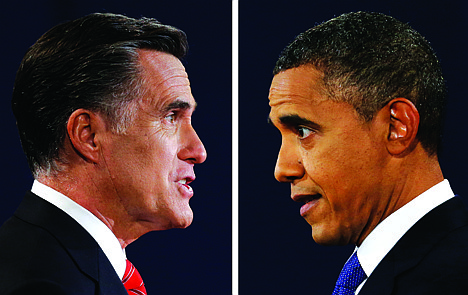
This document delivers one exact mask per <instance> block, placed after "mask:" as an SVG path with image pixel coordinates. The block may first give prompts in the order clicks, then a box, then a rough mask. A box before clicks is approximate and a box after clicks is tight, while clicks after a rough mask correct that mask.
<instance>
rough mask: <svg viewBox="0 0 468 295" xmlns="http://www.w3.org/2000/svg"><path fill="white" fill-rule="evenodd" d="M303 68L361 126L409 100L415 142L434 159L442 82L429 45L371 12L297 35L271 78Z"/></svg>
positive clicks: (443, 91)
mask: <svg viewBox="0 0 468 295" xmlns="http://www.w3.org/2000/svg"><path fill="white" fill-rule="evenodd" d="M306 64H308V65H312V66H314V67H315V68H316V69H317V70H320V71H321V72H323V74H324V77H323V85H324V88H325V89H326V90H327V91H328V93H329V94H330V98H331V99H335V100H339V101H345V102H348V103H350V104H351V105H353V107H354V108H355V109H356V111H357V113H358V114H359V115H360V117H361V118H362V119H364V120H365V121H367V122H369V121H371V120H372V118H373V116H374V115H375V114H376V113H377V112H378V111H379V110H380V109H381V108H382V107H384V106H385V105H386V104H387V103H388V102H389V101H390V100H392V99H393V98H397V97H404V98H407V99H409V100H410V101H411V102H413V104H414V105H415V106H416V108H417V109H418V112H419V115H420V124H419V129H418V134H417V139H418V140H419V141H420V142H421V144H422V146H423V147H424V149H425V150H426V151H427V152H428V154H429V155H434V154H437V152H438V150H439V146H440V142H441V134H442V129H443V128H442V124H443V114H444V109H445V104H446V86H445V81H444V78H443V76H442V70H441V66H440V63H439V61H438V59H437V57H436V55H435V53H434V50H433V49H432V48H431V46H430V44H429V42H428V41H427V40H426V39H425V38H424V37H423V36H421V34H419V33H418V32H416V31H415V30H414V29H412V28H411V27H410V26H409V25H408V24H406V23H402V22H400V21H398V20H396V19H395V18H393V17H390V16H387V15H384V14H381V13H375V12H352V13H347V14H343V15H340V16H338V17H336V18H333V19H331V20H329V21H327V22H324V23H322V24H320V25H317V26H315V27H313V28H311V29H309V30H307V31H306V32H304V33H302V34H300V35H298V36H297V37H296V38H295V40H294V41H293V42H292V43H291V44H289V45H288V46H287V47H286V48H285V49H284V50H283V52H282V53H281V55H280V57H279V59H278V61H277V63H276V66H275V68H274V70H273V74H274V75H276V74H278V73H279V72H282V71H285V70H287V69H291V68H296V67H299V66H301V65H306Z"/></svg>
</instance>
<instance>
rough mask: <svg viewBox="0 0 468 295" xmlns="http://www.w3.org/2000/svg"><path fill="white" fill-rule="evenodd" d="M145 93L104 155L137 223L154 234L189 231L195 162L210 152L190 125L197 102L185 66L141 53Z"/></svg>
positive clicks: (160, 55) (150, 52) (121, 197)
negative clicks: (123, 128) (171, 229)
mask: <svg viewBox="0 0 468 295" xmlns="http://www.w3.org/2000/svg"><path fill="white" fill-rule="evenodd" d="M139 60H140V63H141V66H142V68H143V73H142V75H143V78H144V90H145V91H144V92H143V98H142V100H141V101H140V102H139V107H138V110H137V115H136V117H135V119H134V121H133V123H132V124H131V126H130V127H129V128H128V129H127V131H126V132H125V133H124V134H113V133H112V134H111V133H109V137H108V143H107V151H104V153H105V158H106V161H107V166H108V169H109V175H110V178H111V181H112V184H113V189H114V190H115V192H116V194H117V195H118V198H119V202H120V203H121V205H122V206H124V207H125V209H126V211H127V212H128V213H129V215H130V216H132V217H133V218H134V219H136V220H138V221H141V222H140V223H143V224H146V226H147V227H148V228H149V229H150V230H164V229H169V228H173V227H187V226H188V225H190V223H191V222H192V218H193V213H192V210H191V208H190V206H189V200H190V198H191V197H192V195H193V191H192V188H191V187H190V186H189V184H190V182H192V181H193V180H194V179H195V174H194V169H193V168H194V164H196V163H202V162H203V161H204V160H205V158H206V151H205V148H204V147H203V144H202V143H201V141H200V139H199V138H198V136H197V134H196V133H195V130H194V129H193V127H192V125H191V116H192V113H193V111H194V109H195V100H194V98H193V96H192V94H191V90H190V84H189V80H188V77H187V74H186V72H185V69H184V67H183V66H182V64H181V62H180V61H179V60H178V59H177V58H176V57H174V56H172V55H170V54H167V53H162V52H158V51H153V50H140V58H139Z"/></svg>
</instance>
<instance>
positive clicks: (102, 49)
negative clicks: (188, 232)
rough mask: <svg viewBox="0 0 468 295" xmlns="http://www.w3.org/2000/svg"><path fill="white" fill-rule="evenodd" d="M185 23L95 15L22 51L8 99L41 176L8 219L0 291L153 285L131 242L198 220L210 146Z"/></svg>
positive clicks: (105, 290) (97, 290) (132, 290)
mask: <svg viewBox="0 0 468 295" xmlns="http://www.w3.org/2000/svg"><path fill="white" fill-rule="evenodd" d="M186 51H187V41H186V36H185V34H184V33H183V32H182V31H180V30H178V29H176V28H173V27H171V26H167V25H163V24H161V23H159V22H157V21H156V20H154V19H148V18H141V19H132V18H129V17H125V16H122V15H115V14H91V15H88V16H85V17H83V18H80V19H77V20H74V21H70V22H67V23H64V24H60V25H58V26H56V27H54V28H52V29H51V30H50V31H48V32H47V33H46V34H44V35H43V36H42V37H41V38H40V39H39V40H38V41H37V42H36V43H35V44H34V45H33V46H32V47H31V48H30V49H29V50H28V52H27V53H26V55H25V57H24V59H23V61H22V63H21V65H20V68H19V70H18V73H17V77H16V81H15V86H14V92H13V99H12V107H13V112H14V114H15V117H16V120H17V125H18V130H19V133H20V138H21V143H22V146H23V149H24V152H25V154H26V156H27V159H28V163H29V166H30V168H31V171H32V173H33V175H34V178H35V180H34V184H33V187H32V189H31V192H28V193H27V194H26V196H25V198H24V200H23V202H22V203H21V205H20V207H19V208H18V209H17V211H16V212H15V214H14V216H13V217H11V218H10V219H9V220H8V221H7V222H6V223H5V224H4V225H3V226H2V227H1V228H0V294H31V293H33V294H127V292H128V294H146V290H145V287H144V284H143V282H142V280H141V276H140V275H139V274H138V271H136V269H135V268H134V266H133V265H132V264H131V263H130V262H129V261H128V260H127V259H126V255H125V247H126V246H127V245H129V244H130V243H131V242H133V241H135V240H136V239H138V238H139V237H140V236H142V235H143V234H145V233H147V232H149V231H156V230H166V229H170V228H185V227H187V226H189V225H190V223H191V222H192V210H191V208H190V206H189V200H190V198H191V197H192V195H193V190H192V188H191V187H190V183H191V182H192V181H194V180H195V174H194V165H195V164H198V163H202V162H204V160H205V158H206V151H205V149H204V146H203V144H202V143H201V141H200V139H199V138H198V136H197V134H196V132H195V130H194V129H193V127H192V125H191V116H192V113H193V111H194V109H195V106H196V103H195V100H194V98H193V96H192V94H191V90H190V84H189V80H188V76H187V73H186V72H185V69H184V67H183V65H182V63H181V62H180V58H182V57H183V56H184V55H185V54H186Z"/></svg>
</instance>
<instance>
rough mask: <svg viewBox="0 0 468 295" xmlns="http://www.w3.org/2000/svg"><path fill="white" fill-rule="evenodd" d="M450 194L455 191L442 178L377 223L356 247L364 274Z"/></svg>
mask: <svg viewBox="0 0 468 295" xmlns="http://www.w3.org/2000/svg"><path fill="white" fill-rule="evenodd" d="M452 197H454V193H453V191H452V189H451V187H450V184H449V182H448V180H446V179H445V180H444V181H442V182H440V183H438V184H436V185H435V186H433V187H431V188H430V189H428V190H427V191H425V192H424V193H422V194H421V195H419V196H417V197H416V198H414V199H413V200H411V201H410V202H409V203H407V204H406V205H404V206H403V207H401V208H400V209H398V210H397V211H395V212H393V213H392V214H391V215H390V216H388V217H387V218H385V219H384V220H383V221H382V222H381V223H379V224H378V225H377V226H376V228H375V229H374V230H373V231H372V232H371V233H370V234H369V235H368V236H367V237H366V238H365V239H364V241H363V242H362V244H361V246H360V247H359V248H358V249H357V251H358V253H357V255H358V258H359V262H360V263H361V266H362V268H363V269H364V271H365V273H366V274H367V276H368V277H369V276H370V274H371V273H372V272H373V271H374V269H375V268H376V267H377V265H378V264H379V263H380V261H381V260H382V259H383V258H384V257H385V256H386V255H387V253H388V252H389V251H390V250H391V249H392V248H393V246H394V245H395V244H396V243H397V242H398V240H399V239H400V238H401V237H402V236H403V235H404V234H405V233H406V232H407V231H408V230H409V229H410V228H411V227H412V226H413V225H414V224H415V223H416V222H417V221H418V220H419V219H421V218H422V217H423V216H424V215H426V214H427V213H428V212H429V211H431V210H432V209H434V208H435V207H437V206H439V205H440V204H442V203H444V202H445V201H447V200H449V199H451V198H452Z"/></svg>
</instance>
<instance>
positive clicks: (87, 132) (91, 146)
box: [67, 109, 105, 163]
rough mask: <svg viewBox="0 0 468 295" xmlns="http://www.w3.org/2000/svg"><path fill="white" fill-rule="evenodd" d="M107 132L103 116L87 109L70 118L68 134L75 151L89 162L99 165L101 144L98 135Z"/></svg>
mask: <svg viewBox="0 0 468 295" xmlns="http://www.w3.org/2000/svg"><path fill="white" fill-rule="evenodd" d="M104 130H105V122H104V121H103V119H102V118H101V116H99V115H97V114H95V113H93V112H91V111H89V110H85V109H78V110H76V111H74V112H73V113H72V114H71V115H70V117H69V118H68V123H67V132H68V137H69V138H70V142H71V144H72V146H73V148H74V149H75V151H76V152H77V153H78V154H79V155H80V156H81V158H83V159H84V160H86V161H87V162H91V163H98V162H99V155H100V148H101V147H100V142H98V140H97V139H96V133H98V132H101V131H104Z"/></svg>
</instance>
